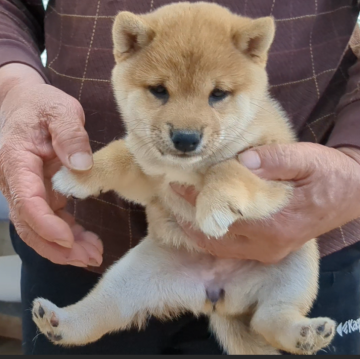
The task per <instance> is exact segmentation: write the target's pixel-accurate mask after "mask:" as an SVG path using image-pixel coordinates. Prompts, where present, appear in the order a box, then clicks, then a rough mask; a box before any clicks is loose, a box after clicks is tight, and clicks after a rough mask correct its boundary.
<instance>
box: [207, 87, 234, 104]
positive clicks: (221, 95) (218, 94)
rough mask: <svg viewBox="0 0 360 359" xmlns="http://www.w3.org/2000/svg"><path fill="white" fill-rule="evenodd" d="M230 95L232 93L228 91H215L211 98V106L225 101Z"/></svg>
mask: <svg viewBox="0 0 360 359" xmlns="http://www.w3.org/2000/svg"><path fill="white" fill-rule="evenodd" d="M229 95H230V92H228V91H224V90H221V89H214V90H213V91H212V92H211V94H210V96H209V102H210V104H212V103H214V102H220V101H222V100H224V99H225V98H226V97H228V96H229Z"/></svg>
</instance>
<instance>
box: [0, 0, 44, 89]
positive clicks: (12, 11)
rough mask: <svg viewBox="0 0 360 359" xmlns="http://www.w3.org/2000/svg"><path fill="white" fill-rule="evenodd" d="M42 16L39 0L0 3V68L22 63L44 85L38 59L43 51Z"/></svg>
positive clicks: (2, 1)
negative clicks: (32, 69) (37, 73)
mask: <svg viewBox="0 0 360 359" xmlns="http://www.w3.org/2000/svg"><path fill="white" fill-rule="evenodd" d="M44 16H45V10H44V7H43V4H42V1H41V0H0V66H3V65H6V64H9V63H14V62H17V63H22V64H25V65H28V66H31V67H32V68H34V69H35V70H36V71H37V72H39V74H40V75H41V76H42V77H43V78H44V80H45V81H46V82H48V80H47V79H46V75H45V71H44V67H43V65H42V63H41V58H40V55H41V53H42V51H43V50H44Z"/></svg>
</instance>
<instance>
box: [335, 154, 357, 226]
mask: <svg viewBox="0 0 360 359" xmlns="http://www.w3.org/2000/svg"><path fill="white" fill-rule="evenodd" d="M338 150H339V151H340V152H342V153H343V154H345V155H346V156H347V157H348V158H350V159H351V160H353V161H354V162H355V170H354V171H353V173H352V176H353V177H354V180H355V181H356V184H355V186H354V187H355V188H356V189H357V191H356V193H354V194H353V200H354V206H351V210H352V211H353V216H354V219H355V218H358V217H360V149H358V148H356V147H339V148H338Z"/></svg>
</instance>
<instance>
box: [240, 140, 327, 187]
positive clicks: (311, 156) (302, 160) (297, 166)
mask: <svg viewBox="0 0 360 359" xmlns="http://www.w3.org/2000/svg"><path fill="white" fill-rule="evenodd" d="M319 146H320V145H316V144H311V143H292V144H285V145H278V144H276V145H265V146H260V147H256V148H253V149H251V150H248V151H245V152H243V153H241V154H239V155H238V160H239V162H240V163H241V164H242V165H243V166H245V167H247V168H248V169H249V170H251V171H252V172H253V173H254V174H256V175H258V176H259V177H262V178H265V179H268V180H280V181H290V180H300V179H303V178H306V177H308V176H309V175H310V173H311V171H312V168H313V164H314V163H315V162H316V158H317V154H318V152H319ZM322 147H323V146H322Z"/></svg>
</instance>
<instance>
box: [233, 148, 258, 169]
mask: <svg viewBox="0 0 360 359" xmlns="http://www.w3.org/2000/svg"><path fill="white" fill-rule="evenodd" d="M238 160H239V162H240V163H241V164H242V165H244V166H245V167H247V168H248V169H249V170H257V169H259V168H260V167H261V160H260V156H259V155H258V153H257V152H256V151H246V152H244V153H240V154H239V156H238Z"/></svg>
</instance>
